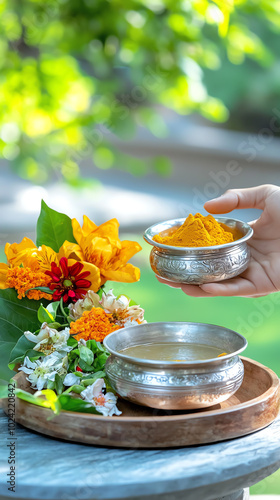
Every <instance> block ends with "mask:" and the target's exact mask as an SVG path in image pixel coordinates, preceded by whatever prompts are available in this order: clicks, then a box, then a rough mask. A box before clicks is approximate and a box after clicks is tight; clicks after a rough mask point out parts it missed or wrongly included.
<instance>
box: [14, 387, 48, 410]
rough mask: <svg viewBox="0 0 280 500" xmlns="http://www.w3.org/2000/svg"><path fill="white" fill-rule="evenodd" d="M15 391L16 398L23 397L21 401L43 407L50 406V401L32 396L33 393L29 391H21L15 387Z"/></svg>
mask: <svg viewBox="0 0 280 500" xmlns="http://www.w3.org/2000/svg"><path fill="white" fill-rule="evenodd" d="M15 393H16V396H17V398H19V399H23V401H27V403H32V404H33V405H37V406H43V407H44V408H51V404H50V402H49V401H48V400H46V399H43V398H42V397H40V396H34V394H30V392H27V391H23V390H22V389H16V390H15Z"/></svg>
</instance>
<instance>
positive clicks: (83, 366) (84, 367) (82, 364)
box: [78, 359, 95, 372]
mask: <svg viewBox="0 0 280 500" xmlns="http://www.w3.org/2000/svg"><path fill="white" fill-rule="evenodd" d="M78 365H79V367H80V368H81V370H83V372H94V371H95V369H94V367H93V366H92V365H89V364H88V363H86V362H85V361H84V360H83V359H80V360H78Z"/></svg>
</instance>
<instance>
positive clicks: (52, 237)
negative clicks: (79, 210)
mask: <svg viewBox="0 0 280 500" xmlns="http://www.w3.org/2000/svg"><path fill="white" fill-rule="evenodd" d="M65 240H68V241H70V242H71V243H76V240H75V238H74V235H73V230H72V223H71V219H70V217H68V215H65V214H62V213H60V212H56V210H53V209H52V208H49V207H48V205H47V204H46V203H45V202H44V200H42V205H41V213H40V215H39V218H38V221H37V240H36V244H37V246H38V247H39V246H41V245H47V246H49V247H51V248H52V249H53V250H54V251H55V252H58V250H59V249H60V247H61V246H62V245H63V243H64V241H65Z"/></svg>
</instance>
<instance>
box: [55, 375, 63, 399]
mask: <svg viewBox="0 0 280 500" xmlns="http://www.w3.org/2000/svg"><path fill="white" fill-rule="evenodd" d="M63 387H64V386H63V380H62V377H60V376H59V375H58V373H57V374H56V375H55V390H56V393H57V394H61V393H62V392H63Z"/></svg>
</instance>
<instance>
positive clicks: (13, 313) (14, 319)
mask: <svg viewBox="0 0 280 500" xmlns="http://www.w3.org/2000/svg"><path fill="white" fill-rule="evenodd" d="M42 303H43V304H45V305H47V301H44V300H43V301H42ZM37 310H38V301H37V300H31V299H28V298H26V297H24V298H22V299H18V298H17V292H16V290H14V289H13V288H7V289H6V290H0V367H1V374H0V376H1V378H3V379H7V380H9V379H10V378H11V376H12V372H11V371H10V370H9V368H8V366H7V365H8V361H9V358H10V353H11V351H12V349H13V348H14V346H15V345H16V343H17V341H18V340H19V338H20V337H21V336H22V334H23V332H25V331H27V330H29V331H33V332H35V331H36V330H38V328H40V326H41V324H40V323H39V321H38V318H37ZM33 347H34V345H33Z"/></svg>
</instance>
